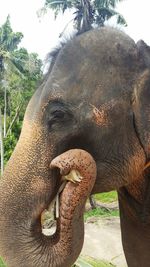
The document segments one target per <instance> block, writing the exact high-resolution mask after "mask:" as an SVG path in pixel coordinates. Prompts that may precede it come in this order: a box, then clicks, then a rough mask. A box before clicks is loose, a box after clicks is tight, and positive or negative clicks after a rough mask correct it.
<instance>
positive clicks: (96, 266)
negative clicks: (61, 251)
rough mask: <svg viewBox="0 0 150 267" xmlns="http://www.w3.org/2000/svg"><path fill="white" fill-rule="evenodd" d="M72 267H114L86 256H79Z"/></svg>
mask: <svg viewBox="0 0 150 267" xmlns="http://www.w3.org/2000/svg"><path fill="white" fill-rule="evenodd" d="M73 267H115V265H113V264H111V263H109V262H106V261H101V260H96V259H94V258H91V257H88V256H86V257H85V256H84V257H83V256H80V257H79V259H78V260H77V262H76V263H75V264H74V266H73Z"/></svg>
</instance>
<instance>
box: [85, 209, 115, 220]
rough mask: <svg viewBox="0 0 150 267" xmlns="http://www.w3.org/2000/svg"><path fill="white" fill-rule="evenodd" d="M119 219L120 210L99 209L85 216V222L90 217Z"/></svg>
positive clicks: (86, 213)
mask: <svg viewBox="0 0 150 267" xmlns="http://www.w3.org/2000/svg"><path fill="white" fill-rule="evenodd" d="M111 216H112V217H118V216H119V210H107V209H105V208H99V207H97V208H96V209H93V210H89V211H86V212H85V214H84V219H85V221H86V220H87V219H88V218H90V217H111Z"/></svg>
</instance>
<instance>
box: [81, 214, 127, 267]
mask: <svg viewBox="0 0 150 267" xmlns="http://www.w3.org/2000/svg"><path fill="white" fill-rule="evenodd" d="M81 254H82V255H88V256H91V257H94V258H96V259H101V260H102V259H104V260H107V261H109V262H111V263H113V264H114V265H116V266H117V267H127V263H126V260H125V257H124V253H123V249H122V244H121V233H120V222H119V218H115V217H111V218H107V219H104V218H90V219H89V220H88V222H87V223H85V239H84V246H83V249H82V252H81Z"/></svg>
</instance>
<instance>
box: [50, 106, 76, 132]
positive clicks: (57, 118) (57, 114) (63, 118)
mask: <svg viewBox="0 0 150 267" xmlns="http://www.w3.org/2000/svg"><path fill="white" fill-rule="evenodd" d="M72 118H73V115H72V114H71V113H69V112H67V111H64V110H55V111H53V112H52V113H51V114H50V117H49V121H48V125H49V128H50V129H52V127H54V126H55V125H57V126H59V125H61V127H62V126H64V125H66V123H68V122H69V121H71V120H72Z"/></svg>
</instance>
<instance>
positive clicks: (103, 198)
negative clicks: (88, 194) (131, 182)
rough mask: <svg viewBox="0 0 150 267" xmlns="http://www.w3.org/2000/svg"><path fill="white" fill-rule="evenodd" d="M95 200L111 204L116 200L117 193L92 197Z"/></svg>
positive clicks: (112, 192)
mask: <svg viewBox="0 0 150 267" xmlns="http://www.w3.org/2000/svg"><path fill="white" fill-rule="evenodd" d="M94 198H95V200H98V201H101V202H103V203H111V202H114V201H117V200H118V197H117V192H116V191H111V192H108V193H100V194H95V195H94Z"/></svg>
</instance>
